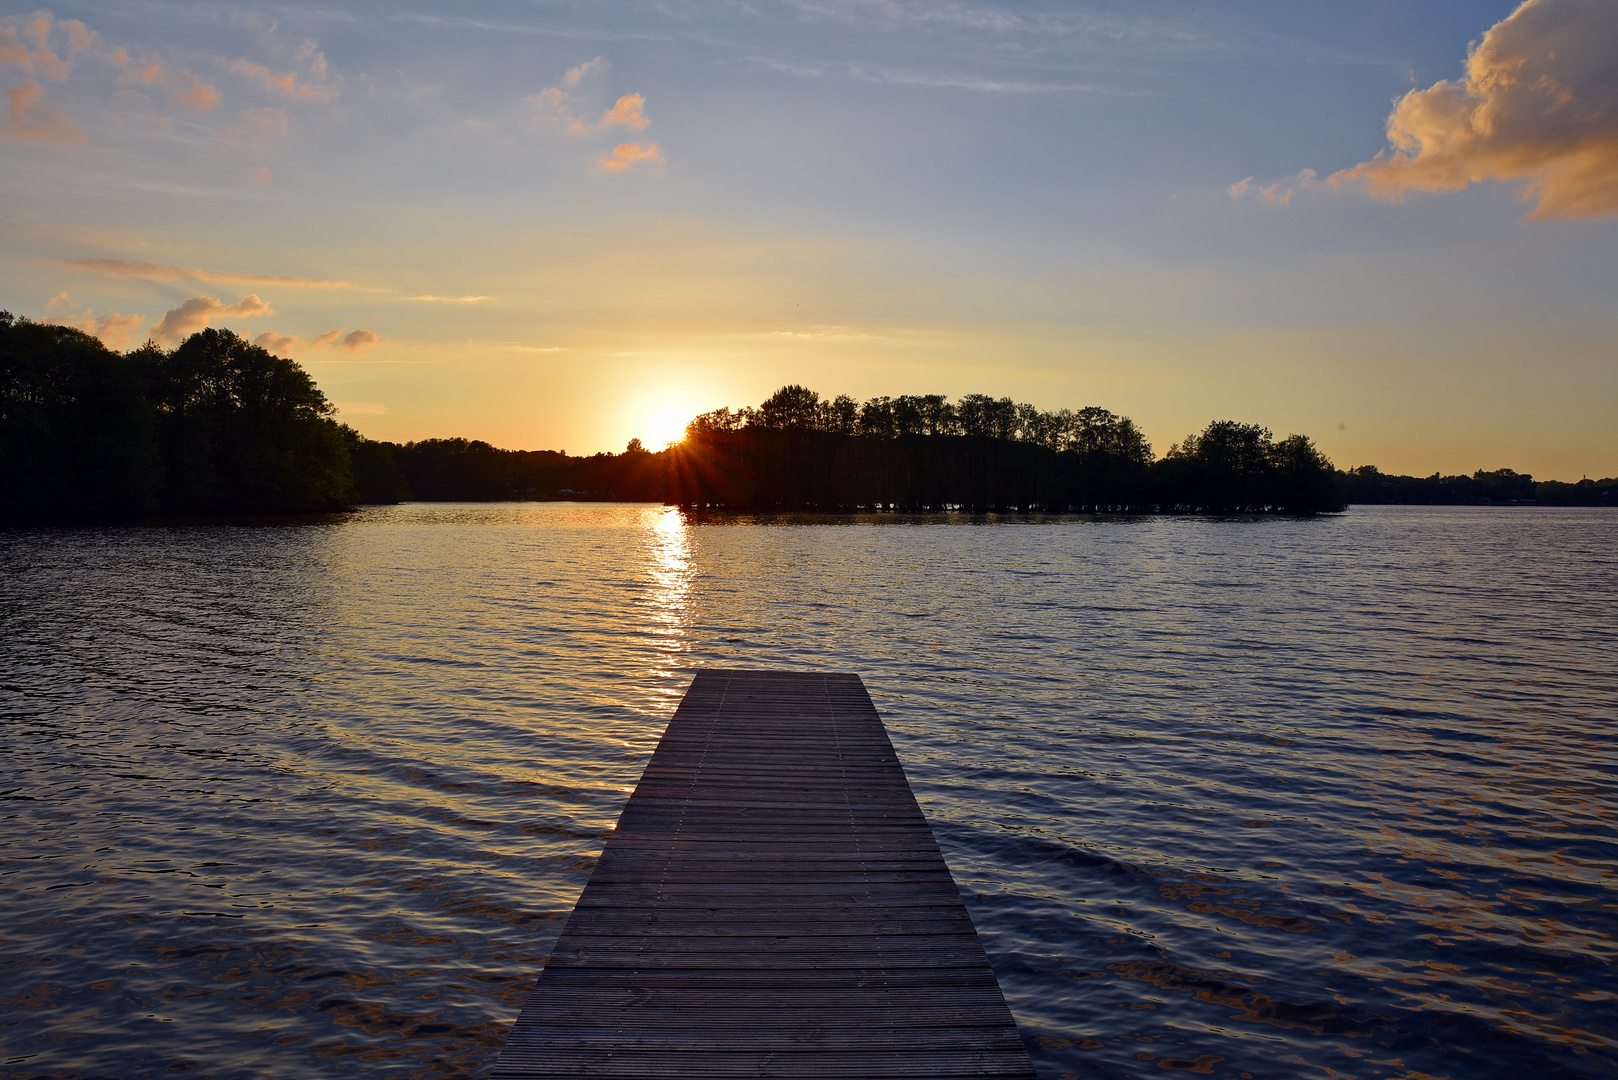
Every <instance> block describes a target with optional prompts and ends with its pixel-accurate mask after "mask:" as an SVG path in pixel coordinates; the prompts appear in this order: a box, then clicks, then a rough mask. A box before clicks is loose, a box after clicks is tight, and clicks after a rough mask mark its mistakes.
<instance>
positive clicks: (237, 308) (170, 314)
mask: <svg viewBox="0 0 1618 1080" xmlns="http://www.w3.org/2000/svg"><path fill="white" fill-rule="evenodd" d="M274 314H275V312H274V311H273V310H271V308H270V305H268V304H266V303H265V302H264V301H263V300H260V299H259V298H258V297H257V296H256V295H254V294H252V293H248V294H247V295H246V296H244V297H242V298H241V299H240V300H238V301H237V302H236V303H234V304H229V305H227V304H223V303H221V302H220V301H219V300H218V299H217V298H216V297H212V296H193V297H192V298H191V299H189V300H187V301H185V303H183V304H181V305H180V306H179V307H176V308H170V309H169V310H168V311H165V312H164V313H163V317H162V318H161V319H159V320H158V323H157V325H156V326H154V327H152V337H154V338H156V339H157V340H158V341H162V342H176V341H181V340H183V339H185V338H188V337H190V336H191V335H192V334H194V333H196V332H197V331H198V330H202V329H205V328H206V327H207V325H208V323H209V322H211V321H212V320H213V319H214V318H215V317H216V316H221V315H236V316H239V317H241V318H244V319H247V318H252V317H253V316H255V315H274Z"/></svg>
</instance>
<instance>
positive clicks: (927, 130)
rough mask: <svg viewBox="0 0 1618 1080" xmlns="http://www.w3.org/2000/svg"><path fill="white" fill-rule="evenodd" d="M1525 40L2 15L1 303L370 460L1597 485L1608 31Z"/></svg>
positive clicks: (1048, 17)
mask: <svg viewBox="0 0 1618 1080" xmlns="http://www.w3.org/2000/svg"><path fill="white" fill-rule="evenodd" d="M1513 11H1514V8H1513V5H1511V4H1509V3H1457V2H1445V3H1398V4H1393V3H1381V4H1373V3H1365V4H1354V5H1343V4H1326V3H1317V4H1299V3H1287V4H1259V3H1227V4H1209V3H1195V4H1189V3H1175V4H1170V3H1158V4H1152V3H1146V4H1135V3H1131V4H1124V3H1093V4H1086V3H1067V4H995V3H956V4H950V3H904V2H853V0H847V2H836V0H828V2H813V3H780V4H747V3H701V4H697V3H689V4H683V3H647V4H636V3H628V4H612V5H598V4H576V5H569V4H543V3H482V4H478V3H468V4H458V5H453V6H452V5H429V4H418V5H408V4H406V5H399V4H365V3H342V2H337V3H330V4H326V5H324V6H321V7H318V8H316V7H301V6H296V5H263V6H256V5H246V4H220V3H207V2H197V3H173V2H151V0H147V2H121V3H117V4H113V3H85V4H55V5H52V6H51V7H49V8H41V9H36V8H34V7H32V6H16V5H9V4H0V28H3V29H0V35H3V36H0V61H4V64H3V66H0V84H3V86H4V88H5V89H6V92H7V95H8V98H7V103H8V104H9V126H7V127H3V128H0V185H3V187H0V191H3V193H4V198H3V200H0V306H5V307H8V308H10V309H12V310H14V311H16V312H18V313H20V314H28V315H30V316H33V317H37V318H54V319H59V320H67V321H74V322H76V323H77V324H78V325H83V326H86V327H87V328H90V329H92V330H95V331H96V332H99V333H101V334H102V335H103V337H104V338H105V339H107V340H108V341H109V343H113V344H121V345H123V346H125V347H127V346H129V345H133V344H138V343H139V341H142V340H144V339H145V337H146V336H147V335H148V334H152V335H156V336H158V337H159V338H160V339H161V340H173V339H174V337H175V335H178V334H181V333H184V332H188V331H189V330H192V329H195V328H197V327H199V326H201V325H215V326H229V327H231V328H232V329H235V330H237V331H238V332H240V333H242V334H243V335H244V336H248V337H252V338H261V339H262V340H263V341H265V343H266V344H267V345H269V346H271V347H272V348H274V349H275V350H276V351H278V352H281V353H283V354H285V355H292V356H294V357H295V358H296V359H297V360H298V361H299V362H300V363H302V364H304V365H305V366H306V367H307V368H308V369H309V370H310V371H311V372H312V373H313V374H314V375H315V377H316V378H317V380H318V381H319V382H320V384H321V386H322V387H323V388H324V389H325V390H326V391H327V393H328V395H329V396H330V397H331V398H332V399H333V400H334V401H336V402H337V403H338V404H339V406H340V408H341V409H342V417H343V419H345V420H347V421H348V422H350V423H352V424H354V425H355V426H356V427H358V428H359V429H360V430H361V431H364V432H365V433H367V434H370V435H373V436H375V437H381V438H393V439H410V438H424V437H430V436H435V435H467V436H470V437H481V438H485V439H488V440H489V441H491V442H494V443H496V444H497V445H503V446H510V447H520V448H553V449H567V450H569V451H571V452H584V451H594V450H598V449H619V448H621V447H622V445H623V444H624V442H625V441H626V440H627V439H628V438H630V437H631V436H638V437H641V438H643V439H645V440H646V441H647V442H648V443H655V442H659V441H661V440H662V439H664V438H667V437H671V435H672V432H673V430H674V429H677V427H678V425H679V423H680V422H681V421H682V420H683V418H685V417H687V416H689V415H690V414H691V413H693V412H696V411H701V410H706V409H709V408H715V407H718V406H720V405H733V406H734V405H740V404H746V403H755V402H757V401H758V400H760V399H761V398H762V397H763V396H765V395H766V394H768V393H769V392H770V391H771V390H773V389H774V388H775V387H777V386H779V385H781V384H783V383H785V382H801V383H804V384H806V385H808V386H811V387H813V388H815V389H817V390H820V391H821V392H823V393H837V392H848V393H852V394H854V395H855V396H857V397H866V396H870V395H873V394H898V393H928V392H937V393H947V394H950V395H959V394H964V393H972V392H987V393H992V394H995V395H1001V394H1008V395H1011V396H1013V397H1015V398H1018V399H1019V400H1025V401H1031V402H1033V403H1034V404H1037V405H1039V406H1041V407H1043V408H1058V407H1063V406H1067V407H1074V408H1077V407H1080V406H1084V405H1102V406H1105V407H1108V408H1111V409H1114V410H1115V411H1119V412H1123V413H1125V414H1127V415H1130V416H1132V417H1134V418H1135V419H1136V420H1137V421H1138V422H1139V423H1140V424H1141V425H1142V426H1143V427H1144V428H1145V430H1146V431H1147V433H1148V435H1149V437H1150V438H1151V439H1152V441H1153V443H1154V444H1155V445H1156V447H1157V448H1158V450H1159V451H1160V452H1161V451H1163V450H1166V449H1167V448H1168V446H1169V444H1171V443H1172V442H1174V441H1176V440H1178V439H1180V438H1182V437H1183V436H1184V435H1185V434H1187V433H1188V432H1190V431H1193V430H1196V429H1200V428H1201V427H1202V426H1203V425H1205V424H1206V423H1207V422H1208V421H1210V420H1213V419H1221V418H1230V419H1239V420H1247V421H1256V422H1260V423H1264V424H1266V425H1268V426H1270V427H1271V428H1272V429H1274V430H1275V431H1276V433H1277V434H1278V435H1280V434H1287V433H1290V432H1294V431H1301V432H1304V433H1306V434H1309V435H1311V436H1313V437H1314V438H1315V439H1316V441H1317V442H1318V443H1319V444H1320V445H1321V447H1322V448H1323V449H1324V450H1325V451H1326V452H1327V453H1328V454H1329V455H1330V456H1331V457H1332V458H1333V459H1334V460H1336V461H1337V462H1338V464H1340V465H1344V466H1348V465H1357V464H1363V463H1375V464H1378V465H1380V466H1382V467H1383V468H1385V469H1396V470H1399V471H1417V472H1430V471H1432V470H1435V469H1439V470H1443V471H1446V472H1450V471H1457V470H1465V471H1471V470H1472V469H1475V468H1479V467H1482V468H1495V467H1500V466H1512V467H1515V468H1518V469H1521V470H1525V471H1531V472H1534V473H1536V474H1537V475H1540V476H1547V477H1549V476H1557V477H1564V478H1577V477H1578V476H1579V475H1580V474H1582V473H1586V472H1588V473H1590V474H1591V475H1613V474H1615V473H1618V436H1615V435H1614V434H1613V432H1614V430H1615V426H1614V425H1613V424H1612V422H1611V416H1612V414H1613V407H1614V406H1615V405H1618V356H1615V355H1614V354H1615V343H1618V315H1615V314H1614V312H1618V303H1615V300H1618V297H1615V295H1614V293H1615V292H1618V286H1615V282H1618V244H1615V243H1614V241H1615V239H1618V232H1615V226H1614V218H1615V216H1618V215H1615V213H1614V211H1615V210H1618V176H1615V172H1618V169H1615V164H1618V154H1614V153H1613V152H1612V151H1613V148H1614V147H1618V74H1615V72H1618V9H1614V8H1613V7H1612V6H1611V5H1610V4H1605V3H1602V2H1601V0H1535V2H1534V3H1533V4H1530V5H1527V6H1525V10H1523V11H1520V12H1517V13H1516V14H1513ZM1508 17H1509V19H1508ZM1503 20H1504V22H1503ZM1496 24H1500V25H1499V26H1497V25H1496ZM1469 49H1472V50H1475V52H1473V53H1469ZM1469 55H1472V57H1473V59H1472V64H1473V68H1471V69H1469V67H1468V62H1469V61H1468V57H1469ZM1469 72H1470V73H1471V74H1472V75H1473V76H1475V78H1474V79H1473V81H1472V82H1465V81H1464V80H1465V78H1466V77H1467V75H1468V73H1469ZM1502 72H1505V73H1507V74H1508V75H1510V73H1513V72H1515V73H1518V75H1520V76H1521V77H1520V78H1518V79H1517V82H1518V83H1519V84H1520V85H1517V86H1516V88H1515V89H1513V87H1512V86H1505V87H1504V89H1502V88H1501V87H1502V86H1503V85H1504V84H1503V83H1502V82H1501V78H1502V76H1501V73H1502ZM1523 73H1528V74H1533V75H1534V78H1535V80H1537V81H1534V82H1533V83H1532V84H1531V85H1530V83H1529V82H1528V81H1527V75H1526V74H1523ZM1512 77H1516V76H1512ZM1509 81H1510V80H1509V78H1508V79H1507V82H1509ZM1525 87H1526V89H1525ZM1534 87H1539V88H1540V89H1538V90H1535V89H1534ZM1545 87H1550V88H1551V89H1550V90H1546V89H1544V88H1545ZM1553 91H1554V92H1553ZM1412 92H1414V93H1412ZM1557 93H1560V94H1561V96H1560V97H1556V94H1557ZM1406 95H1411V96H1409V97H1406ZM1457 110H1461V111H1462V112H1465V113H1466V116H1468V117H1470V119H1468V120H1466V121H1465V123H1464V124H1463V123H1462V121H1461V120H1457V119H1456V116H1457V115H1459V114H1458V113H1457ZM1390 118H1391V119H1392V120H1393V121H1394V122H1393V124H1392V126H1391V128H1390ZM1479 118H1485V119H1486V121H1487V123H1486V124H1485V120H1484V119H1479ZM1457 125H1461V126H1460V127H1458V126H1457ZM1467 125H1470V126H1467ZM1485 127H1486V128H1487V130H1484V129H1485ZM1463 128H1464V130H1463ZM1480 132H1481V134H1480ZM1390 134H1391V136H1392V137H1395V138H1400V139H1403V140H1405V141H1404V143H1403V145H1402V146H1394V147H1391V148H1390ZM1379 152H1381V153H1382V154H1383V158H1382V159H1380V160H1378V159H1377V155H1378V154H1379ZM1401 153H1402V156H1399V155H1400V154H1401ZM1390 154H1391V155H1393V156H1390ZM1356 169H1358V171H1355V170H1356ZM1305 170H1312V172H1306V171H1305Z"/></svg>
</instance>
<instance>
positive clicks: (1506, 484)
mask: <svg viewBox="0 0 1618 1080" xmlns="http://www.w3.org/2000/svg"><path fill="white" fill-rule="evenodd" d="M1343 490H1344V493H1345V495H1346V496H1347V498H1348V501H1349V502H1350V503H1358V504H1365V505H1376V504H1386V505H1396V504H1402V505H1420V506H1513V505H1537V506H1618V478H1612V477H1608V478H1607V479H1604V480H1591V479H1590V478H1588V477H1586V478H1584V479H1582V480H1579V481H1578V482H1577V483H1571V484H1570V483H1565V482H1563V481H1561V480H1538V481H1536V480H1535V479H1534V478H1533V477H1532V476H1530V475H1529V474H1527V473H1520V472H1517V471H1515V470H1513V469H1495V470H1493V471H1492V472H1485V471H1484V470H1482V469H1479V470H1478V471H1476V472H1474V473H1473V474H1472V475H1471V476H1440V475H1439V474H1438V473H1433V474H1432V475H1431V476H1392V475H1388V474H1386V473H1384V472H1382V471H1381V470H1380V469H1378V468H1377V467H1376V466H1375V465H1361V466H1359V467H1358V468H1354V469H1350V470H1348V471H1347V472H1346V473H1344V474H1343Z"/></svg>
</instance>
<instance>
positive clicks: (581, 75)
mask: <svg viewBox="0 0 1618 1080" xmlns="http://www.w3.org/2000/svg"><path fill="white" fill-rule="evenodd" d="M610 70H612V65H611V64H609V63H607V61H606V60H605V59H603V58H602V57H599V56H598V57H596V58H595V59H594V60H586V61H585V62H584V63H582V64H580V65H579V66H578V67H571V68H568V69H567V74H566V75H563V76H562V85H563V86H565V87H567V88H568V89H570V90H571V89H574V88H576V87H577V86H578V85H579V84H580V83H581V82H583V81H584V80H586V79H589V78H592V77H598V76H602V75H605V74H606V73H607V72H608V71H610Z"/></svg>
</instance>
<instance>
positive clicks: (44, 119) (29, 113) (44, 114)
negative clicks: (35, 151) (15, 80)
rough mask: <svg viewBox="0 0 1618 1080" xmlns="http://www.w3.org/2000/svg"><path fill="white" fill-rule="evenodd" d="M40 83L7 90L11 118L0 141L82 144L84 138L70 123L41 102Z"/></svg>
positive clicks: (24, 84)
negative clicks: (5, 139)
mask: <svg viewBox="0 0 1618 1080" xmlns="http://www.w3.org/2000/svg"><path fill="white" fill-rule="evenodd" d="M43 93H44V91H43V90H41V88H40V85H39V84H38V83H32V82H31V83H23V84H22V85H21V86H13V87H10V88H8V89H7V90H6V103H7V105H8V113H9V115H8V116H7V118H6V123H5V124H4V126H0V138H7V139H17V140H19V141H23V142H53V143H64V144H69V145H71V144H73V143H82V142H85V141H86V139H85V134H84V132H82V131H80V130H79V129H78V128H76V127H74V126H73V125H72V124H70V123H68V122H67V121H66V120H64V119H63V118H62V116H61V115H60V114H59V113H57V111H56V110H55V109H53V108H51V107H50V106H49V105H46V104H45V103H44V102H43V101H42V100H40V99H41V96H42V95H43Z"/></svg>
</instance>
